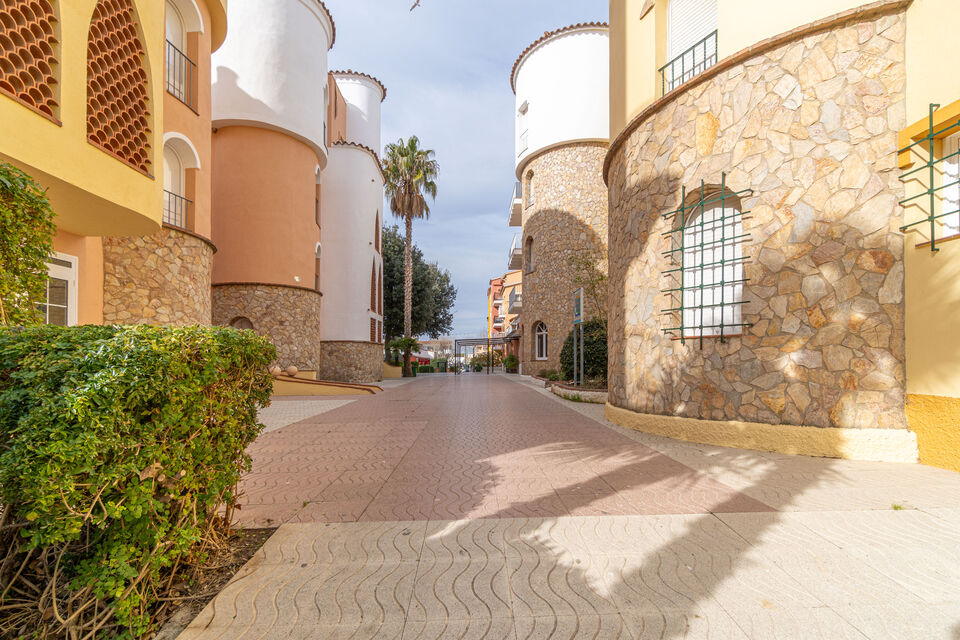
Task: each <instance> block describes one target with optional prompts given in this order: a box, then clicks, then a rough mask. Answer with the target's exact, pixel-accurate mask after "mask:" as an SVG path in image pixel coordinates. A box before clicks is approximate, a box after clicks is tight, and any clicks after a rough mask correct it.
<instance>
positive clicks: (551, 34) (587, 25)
mask: <svg viewBox="0 0 960 640" xmlns="http://www.w3.org/2000/svg"><path fill="white" fill-rule="evenodd" d="M609 28H610V25H609V24H608V23H606V22H578V23H577V24H571V25H569V26H566V27H561V28H559V29H554V30H553V31H547V32H545V33H544V34H543V35H542V36H540V37H539V38H537V39H536V40H534V41H533V43H531V44H530V46H528V47H527V48H526V49H524V50H523V51H521V52H520V55H519V56H517V60H516V62H514V63H513V69H511V70H510V88H511V89H513V92H514V93H516V92H517V86H516V79H517V70H518V69H519V68H520V64H521V63H523V60H524V58H526V57H527V55H528V54H529V53H530V52H532V51H533V50H534V49H536V48H537V47H539V46H540V45H541V44H543V43H544V42H546V41H547V40H551V39H553V38H555V37H557V36H562V35H565V34H568V33H572V32H574V31H594V30H597V29H609Z"/></svg>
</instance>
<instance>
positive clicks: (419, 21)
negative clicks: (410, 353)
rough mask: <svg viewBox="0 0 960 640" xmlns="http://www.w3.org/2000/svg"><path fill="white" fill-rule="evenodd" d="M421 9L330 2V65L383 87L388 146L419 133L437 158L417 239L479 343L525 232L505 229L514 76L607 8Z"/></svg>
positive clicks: (443, 4)
mask: <svg viewBox="0 0 960 640" xmlns="http://www.w3.org/2000/svg"><path fill="white" fill-rule="evenodd" d="M413 2H414V0H324V3H325V4H326V5H327V8H328V9H329V10H330V13H331V14H332V15H333V19H334V22H335V23H336V27H337V41H336V44H335V45H334V47H333V49H332V50H331V51H330V62H329V64H330V69H348V68H349V69H353V70H355V71H362V72H364V73H369V74H371V75H373V76H376V77H377V78H378V79H379V80H380V81H381V82H383V84H384V85H385V86H386V87H387V99H386V101H385V102H384V104H383V114H382V120H383V130H382V141H383V144H384V145H385V144H387V143H388V142H394V141H396V140H398V139H399V138H401V137H403V138H406V137H409V136H410V135H416V136H418V137H419V138H420V141H421V144H422V145H423V146H424V147H427V148H430V149H434V150H435V151H436V154H437V156H436V157H437V160H438V161H439V163H440V178H439V181H438V187H439V193H438V194H437V200H436V202H434V203H432V204H431V207H430V208H431V213H430V219H429V220H426V221H420V222H416V223H414V229H413V241H414V243H415V244H416V245H417V246H419V247H420V248H421V249H422V250H423V253H424V256H425V258H426V259H427V260H428V261H430V262H437V263H439V264H440V266H441V267H442V268H444V269H447V270H449V271H450V273H451V274H452V276H453V281H454V284H455V285H456V287H457V294H458V295H457V304H456V312H455V320H454V329H453V332H452V335H453V336H455V337H458V338H467V337H481V336H484V335H486V331H487V324H486V316H487V307H486V295H487V287H488V285H489V281H490V279H491V278H494V277H497V276H500V275H503V273H504V271H506V269H507V253H508V251H509V248H510V241H511V240H512V239H513V235H514V234H515V233H518V232H519V228H518V227H509V226H507V216H508V213H509V205H510V198H511V195H512V191H513V185H514V182H515V181H516V177H515V165H514V157H513V135H514V131H513V126H514V117H513V113H514V109H515V104H514V95H513V92H512V90H511V89H510V70H511V68H512V67H513V63H514V61H515V60H516V59H517V56H518V55H520V52H521V51H523V50H524V49H525V48H526V47H527V46H528V45H529V44H530V43H532V42H533V41H534V40H536V39H537V38H539V37H540V36H542V35H543V33H544V32H545V31H551V30H553V29H556V28H559V27H564V26H567V25H570V24H574V23H577V22H585V21H592V20H607V15H608V13H609V3H608V2H607V0H420V6H419V7H418V8H416V9H415V10H414V11H410V6H411V5H412V4H413ZM575 82H576V80H575V79H573V78H572V79H571V87H570V88H571V91H574V90H576V87H575ZM380 151H381V152H382V149H381V150H380ZM384 211H385V214H384V222H385V223H386V224H392V222H391V217H390V215H389V207H388V206H385V208H384ZM394 220H395V219H394ZM398 222H399V221H398ZM401 228H402V227H401Z"/></svg>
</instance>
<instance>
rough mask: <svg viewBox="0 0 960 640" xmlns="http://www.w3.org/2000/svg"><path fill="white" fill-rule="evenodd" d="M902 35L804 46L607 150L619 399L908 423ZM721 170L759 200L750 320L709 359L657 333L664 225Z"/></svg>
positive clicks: (665, 114) (647, 405)
mask: <svg viewBox="0 0 960 640" xmlns="http://www.w3.org/2000/svg"><path fill="white" fill-rule="evenodd" d="M904 33H905V18H904V16H903V15H902V14H896V15H887V16H883V17H879V18H872V19H869V20H866V21H863V22H859V23H857V22H848V23H847V24H843V25H839V26H837V27H836V28H834V29H832V30H830V31H827V32H820V33H814V34H807V35H803V34H797V36H796V38H795V39H794V40H793V41H790V42H788V43H787V44H784V45H782V46H779V47H778V48H776V49H772V50H769V51H767V52H766V53H758V54H755V55H754V56H753V57H752V58H748V59H746V60H745V61H743V62H742V63H741V64H737V65H735V66H732V67H730V68H727V69H723V70H720V71H719V72H718V73H717V74H716V75H715V76H713V77H708V79H706V80H704V81H703V82H702V83H700V84H695V85H694V86H692V87H691V88H689V89H688V90H686V91H681V92H679V94H678V95H676V96H675V97H673V98H672V99H669V100H667V101H665V103H664V104H663V105H662V106H661V107H660V108H659V109H657V110H655V111H654V112H653V114H652V115H650V116H648V117H647V118H646V119H645V120H642V121H640V123H639V125H638V126H637V127H636V128H635V130H633V131H632V133H631V134H630V135H629V137H628V138H627V139H626V141H625V143H624V144H623V145H622V146H619V147H617V148H616V149H615V151H614V152H613V153H612V154H611V158H610V162H611V164H610V170H609V173H608V180H609V184H610V229H611V235H610V291H611V294H612V296H611V298H612V302H613V304H611V309H610V318H609V321H610V391H611V394H610V396H611V397H610V402H611V404H613V405H615V406H617V407H621V408H625V409H630V410H633V411H637V412H643V413H653V414H667V415H677V416H685V417H692V418H709V419H726V420H740V421H746V422H764V423H770V424H792V425H809V426H817V427H827V426H834V427H895V428H904V427H906V421H905V418H904V398H903V396H904V321H903V311H904V309H903V296H904V294H903V250H904V249H903V244H904V239H903V235H902V233H901V232H900V230H899V227H900V225H901V224H902V210H901V209H900V207H899V206H898V204H897V202H898V200H899V199H900V198H901V197H902V196H901V194H902V192H903V189H902V186H901V183H900V181H899V179H898V177H899V174H898V171H897V170H896V149H897V131H898V130H899V129H900V128H902V127H903V126H904V83H905V80H904V72H905V69H904ZM708 73H710V72H708ZM724 171H725V172H727V184H728V186H729V187H730V188H731V189H733V190H734V191H739V190H742V189H752V190H753V193H754V195H753V197H751V198H749V199H748V200H747V201H746V202H745V203H744V204H745V209H750V210H751V214H750V219H749V220H747V221H746V222H745V223H744V225H745V230H746V231H748V232H749V233H750V234H751V237H750V238H749V239H748V240H747V241H746V244H745V248H744V255H747V256H750V262H749V264H748V265H747V266H746V268H745V275H746V277H747V278H749V282H748V283H747V285H746V287H745V292H744V299H745V300H747V302H748V304H747V305H746V306H745V307H744V310H743V315H744V320H745V321H746V322H752V323H753V326H752V327H751V328H749V329H747V330H746V332H745V335H743V337H737V338H731V339H729V340H728V341H727V342H726V343H723V344H721V343H720V342H719V341H717V340H706V341H705V342H704V345H703V348H702V349H701V348H700V347H699V345H698V344H697V341H695V340H694V341H687V343H686V344H681V343H680V342H679V341H676V340H672V339H671V338H670V336H667V335H664V333H663V331H662V330H663V328H665V327H667V326H669V325H668V324H666V323H668V322H671V320H670V316H669V315H668V316H664V315H663V314H662V312H663V310H664V309H666V308H668V307H667V306H666V304H667V303H669V298H667V297H666V296H664V295H663V294H661V293H660V290H661V288H663V286H664V282H665V278H664V277H663V276H662V275H661V274H662V272H663V271H664V270H665V269H667V268H670V266H671V265H668V263H667V258H666V257H664V255H663V254H662V252H663V251H665V250H667V249H669V248H670V247H669V239H668V238H664V237H663V236H662V233H663V232H664V231H665V230H667V228H668V226H667V222H666V221H665V220H664V219H663V218H662V217H661V216H662V214H664V213H666V212H669V211H671V210H673V209H675V208H676V207H677V206H678V205H679V200H680V190H681V187H682V186H686V187H687V188H688V190H689V189H691V188H694V187H697V186H698V185H699V183H700V180H701V178H703V179H704V180H706V181H707V183H719V182H720V177H721V172H724ZM621 294H622V295H621ZM524 303H526V300H524Z"/></svg>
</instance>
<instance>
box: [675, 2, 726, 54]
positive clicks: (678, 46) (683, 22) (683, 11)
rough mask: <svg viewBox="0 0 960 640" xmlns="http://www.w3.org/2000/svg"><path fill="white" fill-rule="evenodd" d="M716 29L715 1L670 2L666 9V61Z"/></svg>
mask: <svg viewBox="0 0 960 640" xmlns="http://www.w3.org/2000/svg"><path fill="white" fill-rule="evenodd" d="M716 29H717V0H670V4H669V6H668V8H667V51H668V52H669V55H668V56H667V59H668V60H673V59H674V58H676V57H677V56H679V55H680V54H681V53H683V52H684V51H686V50H687V49H689V48H690V47H692V46H693V45H694V44H696V43H697V42H698V41H700V40H702V39H703V38H705V37H706V36H708V35H709V34H711V33H713V32H714V31H715V30H716Z"/></svg>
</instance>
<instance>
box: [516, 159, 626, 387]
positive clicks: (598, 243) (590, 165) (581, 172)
mask: <svg viewBox="0 0 960 640" xmlns="http://www.w3.org/2000/svg"><path fill="white" fill-rule="evenodd" d="M606 152H607V145H606V144H603V143H596V142H595V143H576V144H570V145H566V146H562V147H558V148H556V149H551V150H549V151H546V152H544V153H543V154H541V155H539V156H538V157H535V158H534V159H533V160H531V161H530V163H529V164H528V165H527V167H526V168H525V170H524V173H526V171H527V170H532V171H533V175H534V192H535V195H536V198H535V201H534V203H533V204H532V205H531V206H530V207H527V208H525V209H524V212H523V233H522V240H523V242H524V243H525V242H526V239H527V238H528V237H531V236H532V237H533V242H534V244H533V254H534V258H533V263H534V269H533V270H532V271H529V272H527V271H524V273H523V338H522V339H523V341H524V345H523V349H522V352H523V362H522V364H523V370H524V371H526V372H528V373H533V374H536V373H539V372H540V371H541V370H544V369H559V368H560V351H561V349H562V348H563V343H564V341H565V340H566V339H567V335H568V334H569V333H570V331H572V330H573V292H574V290H575V289H576V288H577V286H578V285H577V284H576V283H575V282H574V278H575V275H574V270H573V269H572V268H571V265H570V259H571V257H573V256H574V255H576V254H578V253H581V254H583V253H586V252H589V253H591V254H593V255H595V256H597V257H598V258H599V263H598V268H599V269H600V270H601V271H605V270H606V247H607V188H606V185H605V184H604V182H603V160H604V157H605V156H606ZM524 184H525V182H524ZM524 201H525V198H524ZM523 268H524V269H526V265H524V267H523ZM584 312H585V315H586V317H591V316H593V315H595V314H596V309H595V308H594V306H593V305H592V304H591V303H590V302H589V301H585V307H584ZM538 322H543V323H544V324H546V326H547V331H548V334H549V335H548V341H547V351H548V358H547V360H537V359H536V358H535V356H536V336H535V334H534V326H535V325H536V324H537V323H538Z"/></svg>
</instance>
